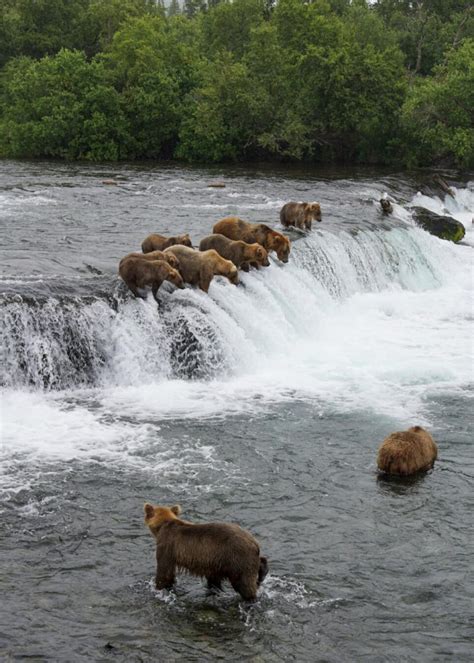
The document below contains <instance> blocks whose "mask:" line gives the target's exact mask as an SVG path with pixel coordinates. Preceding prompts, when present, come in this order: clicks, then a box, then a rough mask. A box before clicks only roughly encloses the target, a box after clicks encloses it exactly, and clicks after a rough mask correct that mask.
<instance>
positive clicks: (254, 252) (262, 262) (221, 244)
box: [199, 235, 270, 272]
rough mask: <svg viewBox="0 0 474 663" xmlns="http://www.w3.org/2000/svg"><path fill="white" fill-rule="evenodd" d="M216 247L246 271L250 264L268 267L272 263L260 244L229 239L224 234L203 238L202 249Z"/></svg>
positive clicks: (216, 249) (226, 257)
mask: <svg viewBox="0 0 474 663" xmlns="http://www.w3.org/2000/svg"><path fill="white" fill-rule="evenodd" d="M209 249H214V250H215V251H217V253H218V254H219V255H220V256H222V257H223V258H225V259H226V260H231V261H232V262H233V263H234V265H236V266H237V267H239V268H240V269H243V270H244V271H245V272H248V271H249V267H250V266H252V267H253V266H256V267H257V269H258V268H259V267H268V265H269V264H270V262H269V260H268V253H267V252H266V250H265V249H264V248H263V246H261V245H260V244H257V243H255V244H247V243H246V242H241V241H234V240H233V239H228V238H227V237H224V235H208V236H207V237H204V239H202V240H201V243H200V244H199V250H200V251H207V250H209Z"/></svg>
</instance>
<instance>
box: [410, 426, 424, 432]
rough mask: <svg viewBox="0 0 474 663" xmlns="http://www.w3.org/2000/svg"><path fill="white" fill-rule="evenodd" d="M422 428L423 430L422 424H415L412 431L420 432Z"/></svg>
mask: <svg viewBox="0 0 474 663" xmlns="http://www.w3.org/2000/svg"><path fill="white" fill-rule="evenodd" d="M420 430H423V428H422V427H421V426H413V428H412V431H413V432H414V433H419V432H420Z"/></svg>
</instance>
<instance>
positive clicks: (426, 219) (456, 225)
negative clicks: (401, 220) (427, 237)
mask: <svg viewBox="0 0 474 663" xmlns="http://www.w3.org/2000/svg"><path fill="white" fill-rule="evenodd" d="M412 212H413V217H414V219H415V222H416V223H417V225H419V226H421V227H422V228H424V230H427V231H428V232H429V233H431V234H432V235H436V237H440V238H441V239H448V240H450V241H451V242H460V241H461V240H462V239H463V237H464V235H465V234H466V230H465V228H464V226H463V224H462V223H461V222H460V221H457V220H456V219H453V218H452V217H450V216H441V214H436V212H430V210H428V209H425V208H424V207H413V208H412Z"/></svg>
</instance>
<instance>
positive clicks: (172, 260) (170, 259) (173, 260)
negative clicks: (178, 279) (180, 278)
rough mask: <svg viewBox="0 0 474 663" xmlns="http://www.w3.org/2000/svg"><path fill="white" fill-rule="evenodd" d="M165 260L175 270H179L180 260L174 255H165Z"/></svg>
mask: <svg viewBox="0 0 474 663" xmlns="http://www.w3.org/2000/svg"><path fill="white" fill-rule="evenodd" d="M163 255H164V260H166V262H167V263H168V265H170V267H172V268H173V269H178V267H179V260H178V258H177V257H176V256H175V255H174V253H171V252H170V253H164V254H163Z"/></svg>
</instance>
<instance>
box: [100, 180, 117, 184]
mask: <svg viewBox="0 0 474 663" xmlns="http://www.w3.org/2000/svg"><path fill="white" fill-rule="evenodd" d="M102 184H110V185H114V184H115V185H117V182H116V181H115V180H102Z"/></svg>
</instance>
